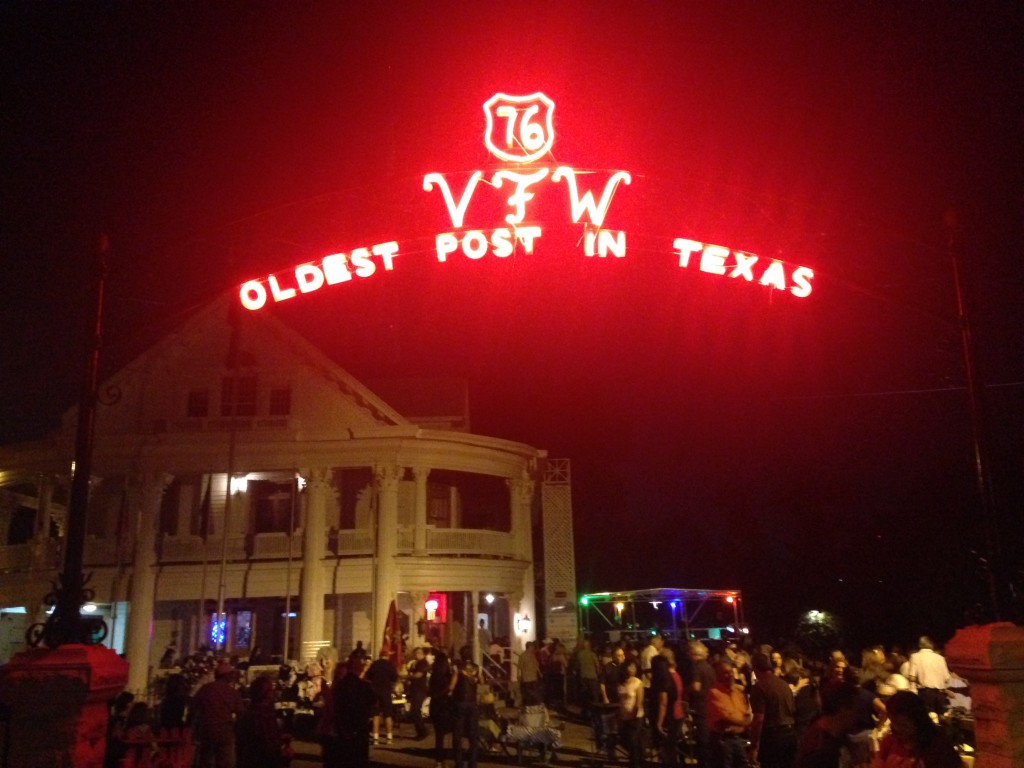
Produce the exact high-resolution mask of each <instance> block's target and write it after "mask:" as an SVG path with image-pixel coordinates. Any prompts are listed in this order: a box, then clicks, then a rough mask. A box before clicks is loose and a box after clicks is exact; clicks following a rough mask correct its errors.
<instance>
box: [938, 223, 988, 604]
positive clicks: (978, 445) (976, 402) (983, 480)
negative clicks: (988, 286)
mask: <svg viewBox="0 0 1024 768" xmlns="http://www.w3.org/2000/svg"><path fill="white" fill-rule="evenodd" d="M944 224H945V226H946V246H947V249H948V251H949V258H950V261H951V262H952V266H953V282H954V286H955V288H956V304H957V318H958V321H959V328H960V344H961V347H962V349H963V356H964V376H965V379H966V383H967V400H968V406H969V411H970V418H971V447H972V450H973V463H974V482H975V490H976V491H977V494H978V502H979V503H980V505H981V527H982V537H983V542H984V546H985V557H984V568H985V576H986V581H987V586H988V592H989V600H990V602H991V606H992V612H993V615H994V618H995V619H996V620H998V619H999V616H1000V610H999V592H998V589H997V588H996V576H995V572H994V569H995V568H996V563H995V562H993V561H994V560H995V537H994V535H993V527H994V525H995V510H994V504H993V503H992V483H991V478H990V476H989V473H988V465H987V463H986V461H985V450H984V428H983V425H982V418H983V409H982V405H981V395H980V393H979V391H978V370H977V367H976V363H975V359H974V339H973V337H972V335H971V323H970V317H969V315H968V313H967V302H966V300H965V297H964V288H963V265H962V264H961V259H960V237H959V236H960V221H959V216H958V215H957V212H956V211H955V210H953V209H949V210H947V211H946V214H945V217H944Z"/></svg>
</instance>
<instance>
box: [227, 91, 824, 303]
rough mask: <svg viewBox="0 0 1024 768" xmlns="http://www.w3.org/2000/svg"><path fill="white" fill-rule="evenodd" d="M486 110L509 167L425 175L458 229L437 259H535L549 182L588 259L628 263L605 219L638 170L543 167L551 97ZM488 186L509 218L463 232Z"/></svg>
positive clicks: (748, 259) (731, 263)
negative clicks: (535, 204) (536, 217)
mask: <svg viewBox="0 0 1024 768" xmlns="http://www.w3.org/2000/svg"><path fill="white" fill-rule="evenodd" d="M483 109H484V117H485V129H484V146H485V147H486V148H487V150H488V152H490V153H491V155H493V156H494V157H495V158H497V159H498V160H499V161H501V162H502V163H504V164H506V165H505V166H504V167H499V168H497V169H495V170H493V171H491V172H490V175H489V178H486V175H487V174H485V172H484V171H482V170H478V171H473V172H472V173H471V174H470V175H469V176H468V178H467V177H465V176H464V175H460V176H459V177H458V178H459V179H460V180H458V181H456V180H452V181H449V179H448V177H447V176H445V174H443V173H428V174H426V175H425V176H424V177H423V185H422V189H423V191H424V192H426V193H428V196H429V198H432V199H434V200H437V199H438V198H440V202H441V203H442V204H443V205H444V207H445V210H446V211H447V213H448V218H449V220H450V221H451V225H452V229H453V231H451V232H442V233H440V234H438V235H436V236H435V238H434V250H435V254H436V256H437V260H438V261H439V262H447V261H449V260H450V259H451V258H452V257H454V256H455V255H457V254H461V255H462V256H464V257H465V258H468V259H473V260H477V259H482V258H484V257H485V256H487V255H488V254H490V255H491V256H494V257H496V258H499V259H504V258H507V257H509V256H511V255H512V254H514V253H516V252H517V251H518V252H520V253H523V254H526V255H532V254H535V252H536V251H537V246H538V241H539V240H540V238H541V236H542V234H543V230H542V228H541V227H540V226H539V225H538V223H537V222H535V221H530V218H529V212H530V205H531V202H532V201H533V200H534V199H535V198H536V196H537V192H538V191H539V190H540V189H541V185H557V186H558V187H561V188H562V189H564V192H565V199H566V201H567V203H568V212H569V216H570V218H571V219H572V221H573V223H574V224H583V227H584V231H583V236H582V238H581V239H580V243H581V245H582V248H583V254H584V255H585V256H588V257H593V256H598V257H606V256H614V257H616V258H624V257H625V256H626V233H625V232H624V231H621V230H610V229H605V228H604V222H605V219H606V218H607V216H608V212H609V209H610V208H611V205H612V201H613V199H614V197H615V193H616V191H617V190H618V188H619V186H620V185H629V184H631V182H632V180H633V179H632V176H631V175H630V173H629V172H628V171H610V172H608V177H607V179H605V180H604V185H603V187H601V186H600V182H598V183H597V184H595V183H593V180H594V179H595V176H594V174H593V173H591V172H586V173H584V172H583V171H577V170H575V169H573V168H572V167H570V166H567V165H556V164H554V163H551V164H549V165H544V164H541V163H542V160H543V158H544V157H545V156H548V155H549V153H550V152H551V149H552V147H553V146H554V140H555V132H554V111H555V104H554V102H553V101H552V100H551V99H549V98H548V97H547V96H545V95H544V94H543V93H533V94H530V95H527V96H510V95H508V94H504V93H498V94H495V95H494V96H492V97H491V98H490V99H488V100H487V101H486V102H484V105H483ZM581 177H582V178H581ZM461 179H465V181H461ZM481 182H482V183H483V184H484V185H485V186H488V187H491V188H492V189H493V190H496V191H497V193H498V194H499V195H500V196H501V197H502V198H504V203H505V204H506V205H507V209H506V210H507V212H506V214H505V216H504V221H503V222H501V223H499V222H494V224H496V225H497V226H495V227H494V228H493V229H479V228H475V229H468V230H467V229H464V226H465V222H466V220H467V214H468V213H469V211H470V208H471V206H472V205H473V200H474V196H475V195H476V194H478V192H479V191H480V186H481ZM483 194H492V193H489V192H488V193H483ZM527 221H530V223H529V224H527ZM474 223H475V222H474ZM666 245H667V243H666ZM672 248H673V250H674V253H675V254H676V256H677V258H678V261H679V267H680V269H690V268H696V270H697V271H700V272H702V273H705V274H709V275H717V276H720V277H727V278H732V279H735V280H742V281H743V282H748V283H756V284H759V285H762V286H766V287H770V288H774V289H776V290H780V291H787V292H789V293H790V294H791V295H792V296H794V297H796V298H806V297H807V296H809V295H810V294H811V290H812V286H811V281H812V280H813V278H814V272H813V270H811V269H810V268H808V267H801V266H795V265H792V264H787V263H785V262H782V261H778V260H772V259H762V258H761V257H759V256H757V255H755V254H753V253H748V252H746V251H736V250H731V249H729V248H725V247H723V246H719V245H710V244H706V243H703V242H700V241H698V240H691V239H688V238H683V237H679V238H676V239H675V240H674V241H673V242H672ZM666 250H667V248H666ZM398 253H399V245H398V243H397V242H395V241H389V242H385V243H377V244H376V245H372V246H364V247H359V248H354V249H352V250H351V251H349V252H347V253H332V254H330V255H327V256H324V257H322V258H320V259H319V260H316V261H310V262H307V263H304V264H300V265H298V266H297V267H295V268H294V269H293V270H290V271H288V272H278V273H275V274H272V275H268V276H266V277H264V278H260V279H253V280H249V281H247V282H246V283H244V284H243V285H242V286H241V289H240V291H239V299H240V301H241V303H242V306H244V307H245V308H246V309H251V310H256V309H260V308H262V307H264V306H266V304H267V303H268V301H271V300H273V301H274V302H279V301H286V300H288V299H292V298H295V297H296V296H299V295H302V294H306V293H312V292H314V291H318V290H320V289H321V288H323V287H325V286H329V285H338V284H340V283H345V282H349V281H351V280H353V279H355V278H358V279H366V278H370V277H372V276H373V275H375V274H379V273H381V272H390V271H393V270H394V269H395V262H396V257H397V256H398Z"/></svg>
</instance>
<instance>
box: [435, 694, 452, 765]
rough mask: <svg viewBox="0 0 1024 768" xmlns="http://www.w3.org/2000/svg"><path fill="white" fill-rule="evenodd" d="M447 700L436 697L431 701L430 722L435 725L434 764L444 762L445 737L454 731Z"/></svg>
mask: <svg viewBox="0 0 1024 768" xmlns="http://www.w3.org/2000/svg"><path fill="white" fill-rule="evenodd" d="M448 707H449V703H448V702H447V700H445V699H443V698H440V697H436V698H432V699H431V700H430V722H431V723H433V724H434V762H435V763H443V762H444V737H445V734H446V733H449V732H450V731H451V729H452V716H451V712H450V711H449V708H448Z"/></svg>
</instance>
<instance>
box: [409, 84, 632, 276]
mask: <svg viewBox="0 0 1024 768" xmlns="http://www.w3.org/2000/svg"><path fill="white" fill-rule="evenodd" d="M554 113H555V103H554V102H553V101H552V100H551V99H549V98H548V97H547V96H545V95H544V94H543V93H533V94H530V95H529V96H509V95H508V94H505V93H496V94H495V95H494V96H492V97H491V98H489V99H488V100H487V101H486V102H484V117H485V119H486V127H485V129H484V146H485V147H487V150H488V151H489V152H490V153H491V154H492V155H494V156H495V157H496V158H498V159H499V160H504V161H506V162H509V163H519V164H525V163H532V162H535V161H537V160H539V159H540V158H542V157H543V156H544V155H546V154H547V153H548V152H550V151H551V147H552V146H553V144H554V142H555V129H554V120H553V117H554ZM549 176H550V180H551V182H554V183H559V182H564V184H565V187H566V189H567V191H568V196H569V210H570V213H571V215H572V220H573V222H575V223H577V224H579V223H580V221H581V220H582V219H583V218H584V217H586V221H587V223H588V224H590V225H592V226H594V227H595V228H596V229H597V230H598V232H590V231H589V229H588V231H587V233H586V236H585V238H584V239H585V243H584V253H585V254H586V255H587V256H594V255H595V254H597V255H600V256H605V255H607V254H609V253H612V254H614V255H615V256H618V257H622V256H625V255H626V233H625V232H617V233H615V234H614V235H613V234H612V233H610V232H607V233H606V232H603V231H601V226H602V225H603V224H604V219H605V216H607V215H608V208H609V206H610V205H611V202H612V197H613V196H614V194H615V189H616V187H618V185H619V184H629V183H630V182H631V181H632V178H631V177H630V175H629V173H627V172H626V171H616V172H615V173H613V174H612V175H611V177H610V178H609V179H608V180H607V181H606V182H605V185H604V190H603V191H602V193H601V198H600V200H596V199H595V198H594V193H593V191H592V190H590V189H585V190H584V191H583V193H582V194H581V193H580V188H579V186H578V185H577V183H576V171H575V170H573V169H572V168H569V167H566V166H559V167H557V168H555V170H554V172H552V171H551V169H550V168H536V169H534V168H530V169H529V170H527V169H524V171H523V172H520V171H514V170H509V169H501V170H498V171H495V172H494V173H493V174H492V175H491V178H490V181H489V182H485V183H486V184H489V185H490V186H491V187H494V188H495V189H510V190H511V194H510V195H509V197H508V198H507V200H506V202H507V203H508V207H509V213H508V215H506V216H505V223H506V224H508V225H509V228H500V229H495V230H493V231H492V232H490V234H486V233H485V232H484V231H483V230H470V231H468V232H465V233H462V234H457V233H455V232H444V233H442V234H440V235H438V236H437V237H436V238H435V249H436V252H437V260H438V261H447V259H448V256H449V255H450V254H452V253H454V252H455V251H456V250H457V249H458V248H459V247H460V246H461V249H462V252H463V253H464V254H465V255H466V256H467V257H469V258H471V259H479V258H482V257H483V256H484V255H485V254H486V253H487V250H488V243H489V244H490V246H491V252H492V253H493V254H494V255H495V256H497V257H498V258H504V257H506V256H510V255H511V254H512V253H513V251H514V249H515V247H516V246H518V245H520V244H521V245H522V249H523V252H525V253H527V254H530V253H533V246H534V240H535V239H536V238H538V237H540V236H541V234H542V230H541V228H540V227H537V226H531V227H520V226H519V225H520V224H522V223H523V222H524V221H525V220H526V212H527V205H528V204H529V202H530V201H531V200H533V198H534V197H535V196H536V193H535V192H533V191H532V188H533V187H535V186H536V185H537V184H540V183H541V182H543V181H545V180H546V179H548V178H549ZM483 179H484V172H483V171H474V172H473V173H472V174H471V175H470V177H469V179H468V181H467V182H466V186H465V187H463V188H462V190H461V192H458V193H457V194H458V199H457V200H456V191H455V190H453V189H452V186H451V185H450V184H449V183H448V179H447V178H445V176H444V174H441V173H428V174H427V175H426V176H424V177H423V189H424V191H426V192H433V191H434V189H435V188H437V189H438V190H440V192H441V196H442V199H443V200H444V204H445V206H446V208H447V209H448V217H449V218H450V219H451V222H452V227H454V228H455V229H461V228H462V226H463V224H464V222H465V220H466V211H467V210H468V208H469V205H470V202H471V201H472V199H473V194H474V193H475V192H476V190H477V187H478V185H479V184H480V182H481V180H483ZM506 184H507V185H508V186H506Z"/></svg>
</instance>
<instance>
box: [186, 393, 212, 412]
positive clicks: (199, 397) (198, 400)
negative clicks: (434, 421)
mask: <svg viewBox="0 0 1024 768" xmlns="http://www.w3.org/2000/svg"><path fill="white" fill-rule="evenodd" d="M185 415H186V416H190V417H193V418H199V419H203V418H206V417H207V416H209V415H210V390H208V389H192V390H189V393H188V405H187V406H186V411H185Z"/></svg>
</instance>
